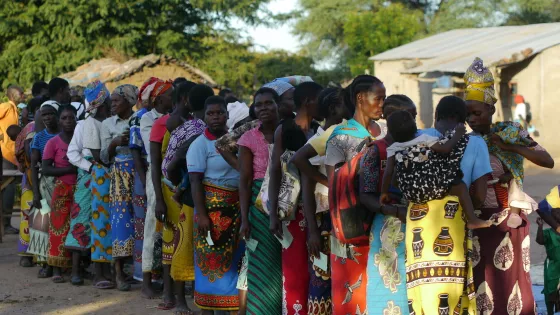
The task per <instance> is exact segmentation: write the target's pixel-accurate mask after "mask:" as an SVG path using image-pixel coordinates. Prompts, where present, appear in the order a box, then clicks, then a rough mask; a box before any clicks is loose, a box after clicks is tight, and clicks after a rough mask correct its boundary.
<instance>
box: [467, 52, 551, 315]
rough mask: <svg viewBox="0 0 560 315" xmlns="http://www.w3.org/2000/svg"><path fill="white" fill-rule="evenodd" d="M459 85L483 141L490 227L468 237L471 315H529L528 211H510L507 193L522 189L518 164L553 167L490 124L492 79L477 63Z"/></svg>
mask: <svg viewBox="0 0 560 315" xmlns="http://www.w3.org/2000/svg"><path fill="white" fill-rule="evenodd" d="M465 84H466V85H467V88H466V93H465V100H466V102H467V110H468V123H469V126H470V127H471V128H472V130H473V132H474V134H475V135H480V136H482V138H483V139H484V140H485V141H486V144H487V146H488V151H489V153H490V165H491V166H492V172H491V175H490V176H489V185H488V188H487V189H488V191H487V194H486V199H485V201H484V203H483V205H482V209H481V210H482V213H481V214H480V218H481V219H483V220H492V221H493V225H494V226H491V227H489V228H487V229H480V230H475V231H474V238H473V255H472V265H473V267H474V286H475V288H476V294H477V298H476V307H477V312H479V313H481V314H482V313H486V312H492V314H523V315H526V314H535V313H536V311H535V300H534V298H533V292H532V285H531V277H530V275H529V269H530V266H531V263H530V257H529V245H530V236H529V228H530V224H529V220H528V219H527V215H528V214H529V213H530V212H531V211H532V210H534V209H531V208H523V209H522V208H518V207H513V206H511V202H512V201H516V200H515V199H511V200H510V199H509V197H508V191H509V190H511V189H512V186H514V185H515V186H518V187H520V188H522V183H523V161H524V159H527V160H529V161H531V162H533V163H534V164H536V165H538V166H541V167H546V168H553V167H554V160H553V159H552V157H551V156H550V154H548V152H547V151H546V150H545V149H544V148H543V147H542V146H540V145H539V144H538V143H537V142H535V141H534V140H533V139H532V138H531V137H530V136H529V133H528V132H527V131H526V130H525V129H523V127H522V126H521V125H520V124H518V123H513V122H500V123H497V124H492V116H493V115H494V113H495V112H496V108H495V106H494V104H495V103H496V96H495V90H494V78H493V76H492V73H491V72H490V71H489V70H488V68H485V67H484V65H483V62H482V60H480V59H478V58H477V59H475V60H474V62H473V64H472V65H471V66H470V67H469V69H468V70H467V72H466V73H465ZM504 186H506V187H507V188H505V187H504ZM511 196H515V194H512V195H511Z"/></svg>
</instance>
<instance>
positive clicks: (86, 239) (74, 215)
mask: <svg viewBox="0 0 560 315" xmlns="http://www.w3.org/2000/svg"><path fill="white" fill-rule="evenodd" d="M90 185H91V175H90V174H89V173H88V172H86V171H84V170H82V169H78V182H77V184H76V191H75V192H74V203H73V204H72V211H71V212H70V217H71V219H70V232H69V233H68V236H67V237H66V242H65V243H64V246H66V248H67V249H70V250H79V251H89V250H91V189H90Z"/></svg>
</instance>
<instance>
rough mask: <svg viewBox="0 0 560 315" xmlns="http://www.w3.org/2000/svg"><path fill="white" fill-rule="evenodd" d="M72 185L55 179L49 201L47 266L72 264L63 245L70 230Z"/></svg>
mask: <svg viewBox="0 0 560 315" xmlns="http://www.w3.org/2000/svg"><path fill="white" fill-rule="evenodd" d="M74 186H75V185H69V184H66V183H64V182H63V181H61V180H60V179H57V180H56V181H55V183H54V191H53V196H52V201H51V205H52V208H51V215H50V227H49V249H48V254H49V255H48V257H47V263H48V264H49V266H53V267H61V268H69V267H71V266H72V259H71V254H70V251H68V250H67V249H66V248H65V247H64V243H65V242H66V236H67V235H68V231H69V230H70V210H71V209H72V204H73V202H74Z"/></svg>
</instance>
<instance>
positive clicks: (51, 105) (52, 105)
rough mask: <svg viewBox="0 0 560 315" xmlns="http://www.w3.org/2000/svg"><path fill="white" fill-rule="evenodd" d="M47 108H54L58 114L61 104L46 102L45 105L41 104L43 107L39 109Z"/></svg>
mask: <svg viewBox="0 0 560 315" xmlns="http://www.w3.org/2000/svg"><path fill="white" fill-rule="evenodd" d="M45 106H50V107H52V108H54V109H55V110H56V111H57V112H58V109H59V108H60V104H59V103H58V102H57V101H52V100H51V101H46V102H44V103H43V104H41V107H39V109H43V107H45Z"/></svg>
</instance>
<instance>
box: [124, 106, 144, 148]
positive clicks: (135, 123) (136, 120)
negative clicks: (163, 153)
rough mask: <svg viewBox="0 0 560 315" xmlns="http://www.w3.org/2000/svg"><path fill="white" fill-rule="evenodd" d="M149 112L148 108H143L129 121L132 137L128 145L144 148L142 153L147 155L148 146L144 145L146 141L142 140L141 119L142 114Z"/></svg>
mask: <svg viewBox="0 0 560 315" xmlns="http://www.w3.org/2000/svg"><path fill="white" fill-rule="evenodd" d="M147 112H148V110H147V109H146V108H142V109H140V110H139V111H137V112H135V113H134V114H133V115H132V118H131V119H130V121H129V127H130V138H129V141H128V147H129V148H130V149H138V150H142V155H147V154H148V153H147V152H146V146H145V145H144V141H142V134H141V133H140V119H142V116H144V114H145V113H147Z"/></svg>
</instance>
